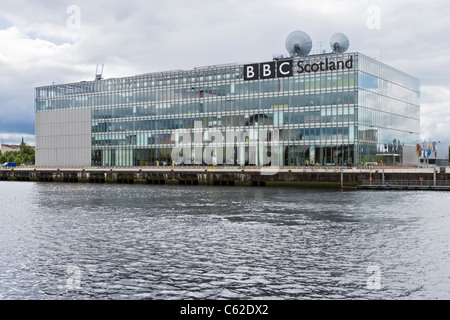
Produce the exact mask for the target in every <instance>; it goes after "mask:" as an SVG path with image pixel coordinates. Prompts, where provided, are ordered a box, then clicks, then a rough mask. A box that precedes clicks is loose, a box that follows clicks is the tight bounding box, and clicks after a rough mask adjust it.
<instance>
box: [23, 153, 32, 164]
mask: <svg viewBox="0 0 450 320" xmlns="http://www.w3.org/2000/svg"><path fill="white" fill-rule="evenodd" d="M30 161H31V157H30V155H28V154H25V155H24V156H23V162H24V163H25V162H30Z"/></svg>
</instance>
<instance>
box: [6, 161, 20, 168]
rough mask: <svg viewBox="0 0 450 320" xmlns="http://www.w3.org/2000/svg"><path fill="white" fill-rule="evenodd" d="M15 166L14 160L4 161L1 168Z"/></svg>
mask: <svg viewBox="0 0 450 320" xmlns="http://www.w3.org/2000/svg"><path fill="white" fill-rule="evenodd" d="M15 167H17V164H16V163H15V162H5V163H4V164H3V168H15Z"/></svg>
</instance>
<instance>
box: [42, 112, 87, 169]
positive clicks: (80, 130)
mask: <svg viewBox="0 0 450 320" xmlns="http://www.w3.org/2000/svg"><path fill="white" fill-rule="evenodd" d="M36 165H37V166H40V167H53V166H56V167H85V166H90V165H91V110H90V109H69V110H55V111H45V112H37V113H36Z"/></svg>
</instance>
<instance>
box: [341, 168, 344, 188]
mask: <svg viewBox="0 0 450 320" xmlns="http://www.w3.org/2000/svg"><path fill="white" fill-rule="evenodd" d="M341 188H344V173H343V172H341Z"/></svg>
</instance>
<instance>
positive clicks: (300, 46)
mask: <svg viewBox="0 0 450 320" xmlns="http://www.w3.org/2000/svg"><path fill="white" fill-rule="evenodd" d="M311 48H312V42H311V38H310V37H309V36H308V34H306V33H305V32H303V31H294V32H291V33H290V34H289V35H288V37H287V39H286V50H287V51H288V52H289V54H290V55H291V56H307V55H308V54H309V53H310V52H311Z"/></svg>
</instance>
